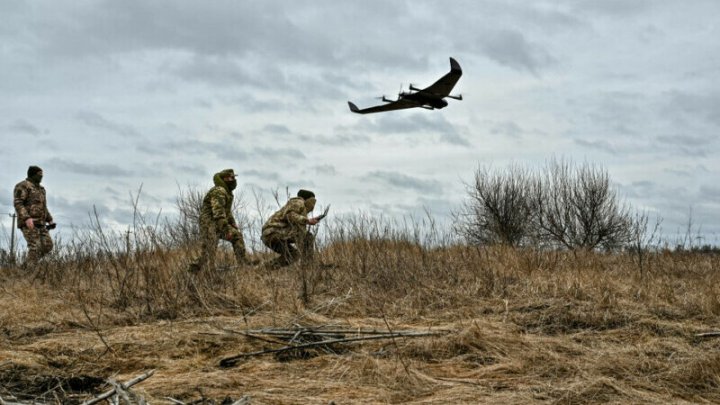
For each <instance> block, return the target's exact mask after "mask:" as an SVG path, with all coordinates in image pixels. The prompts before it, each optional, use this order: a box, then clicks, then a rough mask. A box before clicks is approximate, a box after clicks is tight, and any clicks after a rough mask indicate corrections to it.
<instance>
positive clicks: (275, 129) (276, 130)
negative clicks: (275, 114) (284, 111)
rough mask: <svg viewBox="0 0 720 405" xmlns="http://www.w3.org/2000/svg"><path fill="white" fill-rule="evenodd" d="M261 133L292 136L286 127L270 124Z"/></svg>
mask: <svg viewBox="0 0 720 405" xmlns="http://www.w3.org/2000/svg"><path fill="white" fill-rule="evenodd" d="M261 132H268V133H271V134H276V135H289V134H291V132H290V129H289V128H288V127H287V126H285V125H279V124H268V125H265V126H264V127H263V129H262V131H261Z"/></svg>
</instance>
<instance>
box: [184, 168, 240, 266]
mask: <svg viewBox="0 0 720 405" xmlns="http://www.w3.org/2000/svg"><path fill="white" fill-rule="evenodd" d="M228 175H230V176H234V172H233V170H232V169H227V170H223V171H221V172H219V173H216V174H215V176H213V182H214V183H215V187H213V188H211V189H210V191H208V192H207V194H206V195H205V198H204V199H203V203H202V208H201V210H200V243H201V249H202V251H201V254H200V256H199V257H198V258H197V259H196V260H195V261H194V262H193V263H192V264H191V266H190V269H191V270H192V271H198V270H201V269H203V268H209V269H214V268H215V253H216V252H215V251H216V249H217V243H218V240H220V239H222V240H226V241H228V242H230V243H231V244H232V247H233V251H234V253H235V260H236V261H237V263H238V264H247V263H248V260H247V258H246V255H245V241H244V240H243V235H242V232H240V230H239V229H238V227H237V223H236V222H235V218H233V214H232V203H233V194H232V190H231V189H230V188H229V187H228V185H227V184H226V183H225V181H224V180H223V178H225V177H227V176H228Z"/></svg>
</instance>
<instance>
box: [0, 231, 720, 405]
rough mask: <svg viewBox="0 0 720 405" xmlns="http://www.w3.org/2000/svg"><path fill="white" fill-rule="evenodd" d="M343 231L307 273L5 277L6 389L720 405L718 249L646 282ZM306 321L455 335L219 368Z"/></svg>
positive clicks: (73, 252)
mask: <svg viewBox="0 0 720 405" xmlns="http://www.w3.org/2000/svg"><path fill="white" fill-rule="evenodd" d="M335 232H337V231H335ZM341 234H342V237H340V236H338V235H339V234H338V233H334V234H333V235H334V236H333V237H331V238H330V241H329V242H327V243H326V244H325V246H324V247H322V248H321V249H320V251H319V254H318V257H319V262H320V263H317V264H315V265H313V266H309V267H305V268H303V267H301V266H299V265H295V266H293V267H290V268H287V269H282V270H268V269H264V268H262V267H253V268H250V267H247V268H245V267H244V268H232V267H226V268H221V269H219V270H218V271H217V272H216V273H214V274H200V275H197V276H194V275H192V274H189V273H188V272H187V271H186V268H187V264H188V262H189V260H190V254H191V250H192V249H184V248H178V247H177V246H172V245H170V244H164V243H159V242H157V243H154V244H153V243H147V244H142V249H140V248H135V249H127V250H128V251H123V249H122V243H120V247H121V248H120V249H117V250H115V251H119V252H121V253H112V251H113V250H112V249H109V250H107V251H103V249H101V248H98V246H95V245H92V243H93V242H92V238H86V239H85V243H88V245H83V247H79V246H75V248H74V249H73V248H71V247H72V246H71V247H66V248H65V250H64V252H65V253H64V254H61V255H57V256H55V257H54V258H53V259H52V260H51V261H50V262H48V263H46V264H45V265H44V266H43V267H41V268H38V269H35V270H34V271H33V272H32V274H25V273H22V272H21V271H20V270H17V269H11V268H3V269H2V273H1V274H0V294H2V299H0V397H3V396H8V395H11V394H12V395H15V396H16V397H18V398H19V399H23V398H24V399H28V398H37V399H40V400H45V401H47V402H54V401H65V402H77V401H79V400H81V399H88V398H90V397H92V396H93V395H97V394H99V393H101V392H103V391H105V390H107V389H108V385H107V384H106V383H105V381H106V379H107V378H109V377H114V378H116V380H122V381H125V380H127V379H130V378H132V377H134V376H136V375H139V374H141V373H143V372H145V371H148V370H150V369H154V370H156V372H155V374H154V375H153V377H151V378H149V379H148V380H146V381H144V382H142V383H141V384H138V385H136V386H135V387H133V390H134V391H135V392H136V393H139V394H141V395H143V396H145V398H146V399H148V400H152V401H153V402H162V399H163V398H165V397H172V398H175V399H179V400H182V401H185V402H190V401H193V400H199V399H203V398H205V399H207V400H211V399H212V400H215V401H217V402H218V403H219V402H220V401H221V400H222V399H223V398H226V397H230V398H233V399H238V398H240V397H243V396H245V395H249V396H250V397H251V403H253V404H291V403H303V404H307V403H317V404H327V403H328V402H329V401H335V403H337V404H344V403H482V402H487V403H559V404H566V403H567V404H574V403H608V402H610V403H669V402H672V403H683V402H688V403H691V402H719V401H720V390H719V388H720V354H718V353H720V352H719V351H718V349H720V339H713V338H707V339H701V338H698V337H696V336H695V334H696V333H700V332H707V331H711V330H715V329H718V328H720V326H719V325H718V320H720V318H719V315H720V299H719V298H718V297H719V295H718V292H720V291H719V290H720V283H718V281H720V276H719V275H720V272H719V270H720V258H719V257H718V256H716V255H712V254H701V253H687V252H684V253H672V252H665V253H663V254H654V253H648V252H645V255H644V256H643V269H642V271H641V270H640V268H639V266H638V261H637V255H636V254H630V253H628V254H601V253H595V252H587V251H580V252H575V253H571V252H565V251H540V250H535V249H512V248H501V247H492V248H479V247H468V246H461V245H451V244H449V243H445V244H442V243H441V244H437V245H436V247H428V246H426V244H421V243H418V242H417V241H416V239H417V238H416V237H414V238H411V237H404V236H402V235H399V234H392V233H387V232H385V233H383V232H382V231H381V232H380V233H379V234H373V233H372V232H369V233H365V235H364V236H358V235H355V236H354V237H349V236H347V235H348V234H347V233H341ZM152 239H153V238H149V239H148V240H152ZM155 240H156V241H157V239H155ZM91 248H92V249H91ZM89 251H92V252H99V253H98V254H88V253H87V252H89ZM261 256H263V255H262V254H256V257H261ZM225 260H226V262H227V261H228V260H231V259H230V255H226V256H225ZM323 263H324V264H326V265H322V264H323ZM329 263H332V264H333V266H327V264H329ZM292 325H306V326H307V325H336V326H338V327H355V328H372V329H382V330H387V329H391V330H393V329H394V330H399V329H403V330H417V331H428V330H439V329H444V330H451V333H449V334H447V335H443V336H437V337H435V336H434V337H426V338H418V339H403V338H396V339H393V340H380V341H370V342H366V343H361V344H358V343H356V344H348V345H347V346H345V347H343V349H344V350H338V354H328V353H325V352H318V353H317V355H315V356H307V357H306V358H287V357H278V356H273V355H264V356H259V357H252V358H249V359H247V360H244V361H243V362H241V363H240V364H239V365H238V366H237V367H233V368H221V367H219V365H218V364H219V360H220V359H222V358H224V357H227V356H232V355H236V354H239V353H243V352H252V351H257V350H262V349H264V348H270V347H275V346H276V345H274V344H273V343H269V342H263V341H260V340H257V339H250V338H248V337H246V336H243V335H241V334H238V333H234V331H241V330H244V329H259V328H267V327H289V326H292Z"/></svg>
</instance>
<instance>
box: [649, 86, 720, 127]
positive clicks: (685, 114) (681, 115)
mask: <svg viewBox="0 0 720 405" xmlns="http://www.w3.org/2000/svg"><path fill="white" fill-rule="evenodd" d="M663 114H664V115H670V116H673V117H675V118H676V119H679V120H683V121H695V120H697V119H701V120H703V121H705V122H707V123H709V124H711V125H712V126H713V127H714V129H715V130H717V128H718V126H720V91H713V92H708V93H704V94H699V93H689V92H681V91H673V92H670V93H668V94H667V104H666V106H665V108H664V109H663Z"/></svg>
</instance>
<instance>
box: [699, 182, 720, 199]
mask: <svg viewBox="0 0 720 405" xmlns="http://www.w3.org/2000/svg"><path fill="white" fill-rule="evenodd" d="M700 197H701V199H703V200H710V201H713V202H716V203H720V187H718V186H708V185H703V186H700Z"/></svg>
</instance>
